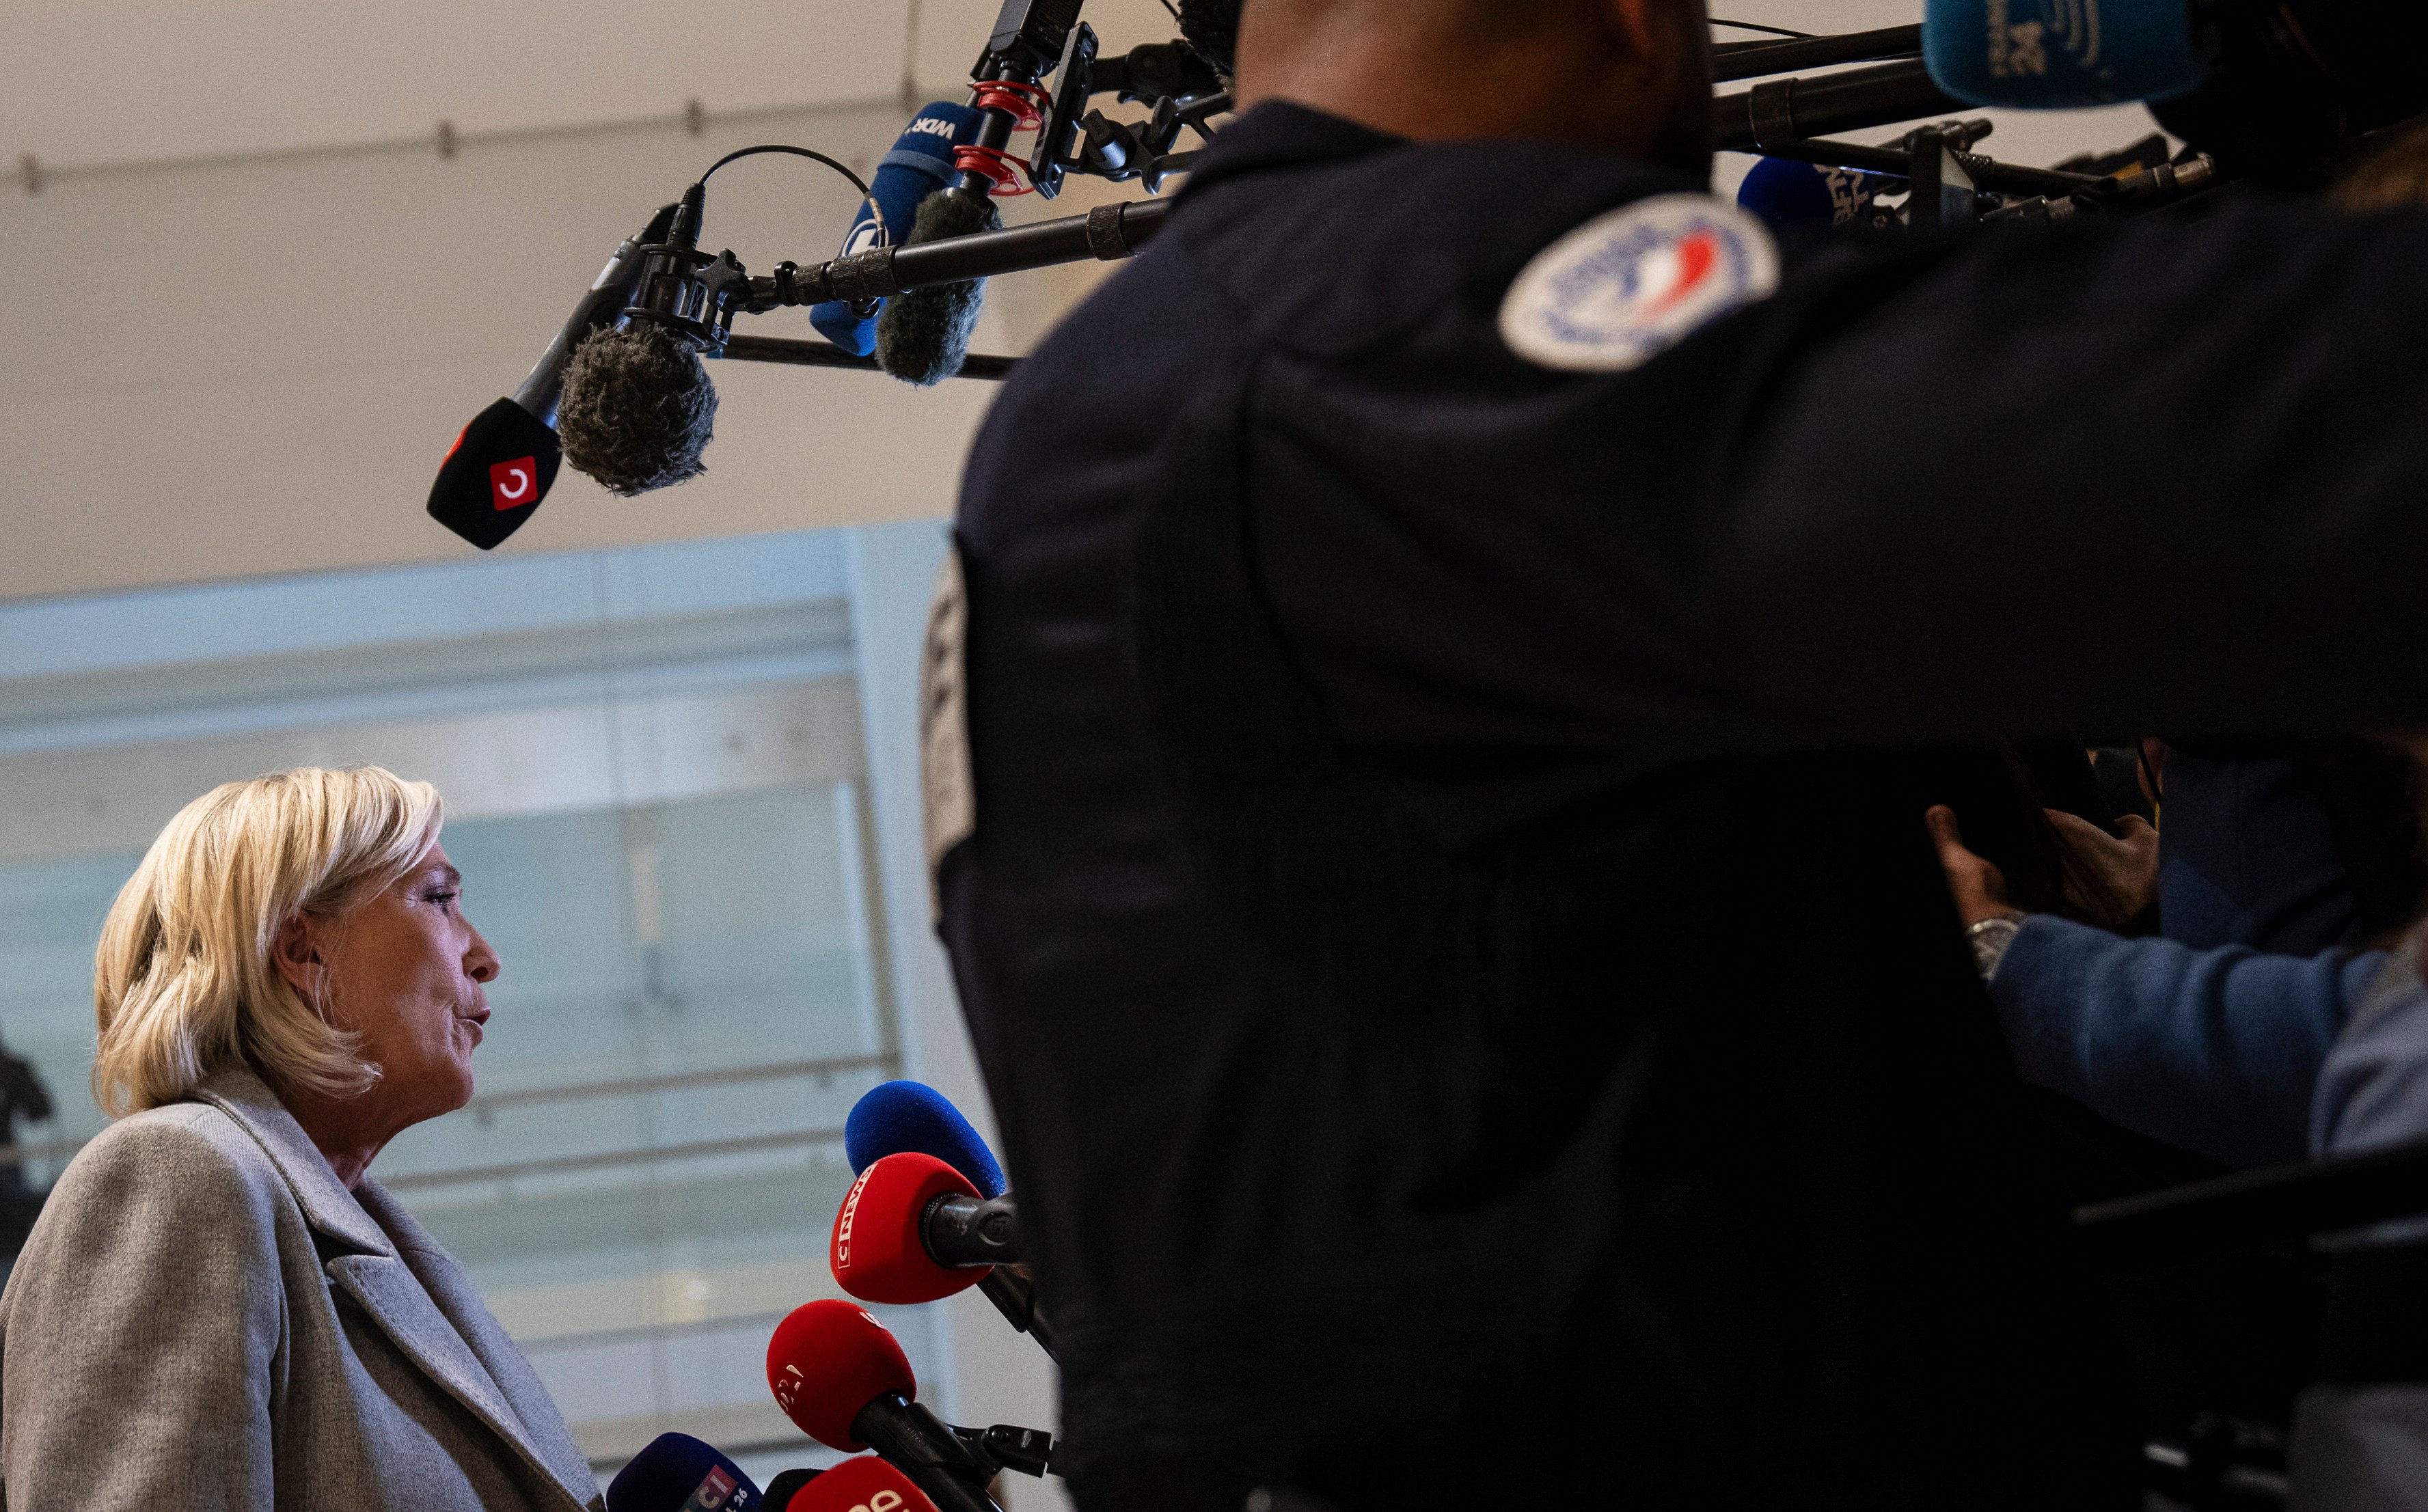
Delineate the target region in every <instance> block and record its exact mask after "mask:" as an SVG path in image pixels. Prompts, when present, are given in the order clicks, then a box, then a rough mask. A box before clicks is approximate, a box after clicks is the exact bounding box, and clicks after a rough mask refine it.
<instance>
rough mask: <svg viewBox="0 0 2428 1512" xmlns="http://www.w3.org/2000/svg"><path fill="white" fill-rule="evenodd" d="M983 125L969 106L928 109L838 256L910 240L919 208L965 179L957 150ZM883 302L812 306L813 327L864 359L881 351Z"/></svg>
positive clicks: (902, 141) (906, 132) (874, 181)
mask: <svg viewBox="0 0 2428 1512" xmlns="http://www.w3.org/2000/svg"><path fill="white" fill-rule="evenodd" d="M978 121H979V115H978V112H977V111H976V109H975V108H973V107H969V106H966V105H951V104H948V103H945V102H943V101H938V102H937V103H935V104H933V105H929V106H926V107H922V108H921V109H920V111H919V113H918V114H917V115H916V116H914V117H912V118H911V121H910V124H909V125H908V126H905V127H904V128H903V130H902V135H901V136H900V137H898V138H896V139H895V140H894V150H893V151H892V152H889V153H887V154H886V155H885V156H884V157H883V158H881V159H880V160H879V161H878V165H877V174H876V176H875V177H873V178H871V179H870V180H869V181H868V190H869V197H868V199H866V200H862V201H861V205H860V214H859V215H858V216H857V217H856V218H854V220H853V221H852V222H851V229H850V230H849V231H848V232H847V233H845V236H844V238H843V251H842V252H840V253H838V254H836V255H837V256H842V257H848V256H851V255H854V254H856V253H862V252H867V251H869V250H870V249H871V248H874V247H878V246H880V245H886V244H891V245H894V246H897V247H898V246H901V245H903V244H904V243H905V242H907V241H909V240H910V237H911V235H912V233H913V229H914V226H915V224H916V222H917V220H918V215H919V205H920V204H921V203H922V202H923V201H925V200H926V199H927V196H928V195H930V194H933V193H935V192H936V191H937V190H938V189H944V188H947V187H948V186H950V185H951V184H952V183H953V182H954V180H955V179H957V178H958V177H959V176H960V173H959V171H958V170H956V169H955V168H954V167H953V149H954V148H956V147H960V146H965V145H967V144H968V143H969V142H971V141H972V140H976V136H977V130H978ZM871 201H874V202H875V204H874V206H873V207H872V205H871V203H870V202H871ZM884 304H885V302H884V301H882V300H879V301H878V302H877V307H876V309H870V308H868V307H867V306H865V305H855V304H847V303H845V301H842V300H834V301H830V302H828V303H827V304H816V305H812V306H811V309H810V323H811V324H812V325H813V326H815V327H816V328H817V331H818V334H819V335H820V336H823V337H826V338H827V339H828V340H829V341H831V342H833V343H834V344H835V345H836V346H838V347H841V348H842V349H843V350H844V351H845V352H848V353H851V354H852V355H853V356H856V357H864V356H867V355H868V354H869V353H871V352H874V351H876V350H877V309H882V308H883V307H884Z"/></svg>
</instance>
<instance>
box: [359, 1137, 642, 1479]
mask: <svg viewBox="0 0 2428 1512" xmlns="http://www.w3.org/2000/svg"><path fill="white" fill-rule="evenodd" d="M354 1195H355V1196H356V1198H357V1199H359V1200H360V1201H361V1203H362V1205H363V1208H364V1210H365V1211H367V1212H369V1213H370V1214H371V1216H372V1217H373V1218H374V1219H375V1220H376V1221H377V1222H378V1224H379V1225H380V1227H381V1228H382V1229H384V1230H385V1231H386V1233H387V1234H388V1235H389V1236H390V1237H391V1238H393V1239H394V1240H395V1241H396V1246H397V1251H398V1256H399V1257H400V1258H401V1259H402V1261H403V1262H404V1264H405V1266H406V1267H407V1268H408V1269H409V1270H411V1272H412V1273H413V1276H414V1278H415V1279H416V1280H417V1281H418V1282H419V1283H420V1292H421V1294H422V1295H423V1296H425V1297H427V1298H428V1299H429V1300H430V1302H431V1303H432V1304H434V1305H435V1307H436V1308H437V1310H438V1311H439V1312H440V1313H441V1314H443V1315H444V1316H445V1318H446V1319H447V1321H448V1323H450V1324H451V1325H452V1328H453V1333H452V1334H451V1337H452V1338H454V1339H458V1340H460V1341H461V1342H462V1343H464V1344H465V1345H467V1346H468V1349H469V1351H470V1353H471V1355H472V1356H473V1357H474V1358H475V1360H476V1361H477V1362H478V1364H479V1366H480V1370H481V1379H483V1380H485V1381H487V1382H488V1383H490V1385H491V1386H493V1387H494V1388H495V1389H497V1391H498V1392H499V1394H500V1396H501V1397H502V1398H503V1399H504V1402H505V1405H506V1410H507V1413H508V1415H509V1421H510V1422H514V1423H516V1424H517V1425H518V1426H519V1427H520V1428H521V1429H522V1438H521V1444H522V1446H523V1447H524V1448H525V1449H527V1450H528V1451H529V1452H530V1453H531V1454H532V1455H533V1461H534V1462H535V1463H536V1464H538V1465H539V1466H540V1467H541V1468H542V1469H544V1470H546V1471H549V1473H550V1474H551V1475H552V1476H554V1477H555V1479H556V1482H557V1484H558V1485H560V1486H563V1487H565V1488H566V1490H567V1491H568V1492H569V1493H571V1494H572V1496H573V1499H574V1500H575V1501H577V1502H582V1501H587V1500H589V1499H591V1498H594V1497H596V1496H597V1495H598V1494H599V1483H598V1481H597V1479H596V1478H595V1477H593V1476H592V1475H591V1473H590V1461H589V1459H588V1458H587V1457H586V1456H584V1455H583V1454H582V1450H581V1448H580V1446H578V1445H577V1444H575V1443H574V1441H573V1434H572V1432H571V1430H569V1429H567V1428H566V1425H565V1418H564V1415H563V1414H561V1413H559V1412H558V1411H557V1409H556V1402H555V1400H554V1399H553V1398H551V1397H550V1395H549V1394H548V1388H547V1387H545V1386H543V1385H541V1384H540V1379H539V1375H538V1372H535V1371H533V1369H532V1368H531V1361H530V1360H528V1359H526V1358H524V1357H523V1352H522V1351H521V1350H520V1349H518V1348H517V1347H516V1345H515V1341H514V1339H511V1338H510V1337H508V1336H507V1333H506V1331H505V1329H504V1328H503V1327H502V1326H500V1324H499V1323H498V1320H497V1319H496V1317H494V1316H493V1315H492V1314H491V1313H490V1311H489V1307H488V1304H486V1303H484V1302H483V1301H482V1300H481V1293H480V1291H479V1290H478V1289H477V1288H475V1287H474V1286H473V1285H472V1278H471V1277H470V1276H468V1275H466V1274H464V1267H463V1266H462V1265H460V1264H459V1263H457V1261H456V1259H455V1257H453V1256H452V1255H450V1254H448V1253H447V1251H446V1249H445V1248H444V1247H442V1246H441V1245H440V1244H439V1243H438V1241H436V1240H434V1239H432V1238H431V1237H430V1235H429V1234H428V1232H426V1231H425V1230H424V1229H423V1228H422V1226H421V1224H419V1222H418V1221H417V1220H416V1219H415V1218H414V1216H413V1215H412V1214H411V1213H409V1212H407V1211H405V1210H404V1208H403V1206H402V1204H400V1203H399V1202H398V1201H397V1200H396V1199H395V1198H394V1197H391V1196H389V1195H388V1194H387V1192H386V1189H384V1188H382V1187H381V1186H380V1185H379V1183H377V1182H375V1181H365V1182H363V1183H362V1184H361V1185H360V1186H359V1187H357V1188H356V1189H355V1191H354Z"/></svg>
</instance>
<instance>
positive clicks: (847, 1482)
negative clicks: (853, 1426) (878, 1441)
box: [773, 1454, 936, 1512]
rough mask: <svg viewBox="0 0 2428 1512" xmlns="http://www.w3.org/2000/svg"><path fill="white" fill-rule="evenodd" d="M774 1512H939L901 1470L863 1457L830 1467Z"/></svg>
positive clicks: (871, 1458) (871, 1456) (878, 1460)
mask: <svg viewBox="0 0 2428 1512" xmlns="http://www.w3.org/2000/svg"><path fill="white" fill-rule="evenodd" d="M773 1512H936V1504H935V1503H933V1502H930V1501H928V1500H927V1493H926V1492H924V1491H922V1490H920V1489H919V1487H915V1486H913V1485H911V1484H910V1479H909V1478H908V1477H907V1476H905V1475H904V1474H903V1473H902V1472H901V1471H898V1470H895V1469H894V1467H893V1466H891V1465H889V1464H887V1463H886V1462H885V1461H883V1460H881V1459H879V1458H878V1457H877V1456H876V1455H875V1454H863V1455H861V1457H860V1458H858V1459H846V1460H845V1461H844V1462H843V1463H842V1464H840V1465H835V1466H831V1467H829V1468H828V1470H827V1471H824V1472H823V1473H822V1474H820V1475H819V1476H818V1478H817V1479H815V1480H813V1481H812V1482H810V1484H809V1485H807V1486H804V1487H801V1488H800V1489H799V1490H797V1491H796V1492H794V1493H793V1499H792V1500H791V1501H790V1502H787V1503H786V1504H783V1505H782V1506H779V1507H776V1508H774V1509H773Z"/></svg>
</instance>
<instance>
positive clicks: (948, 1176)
mask: <svg viewBox="0 0 2428 1512" xmlns="http://www.w3.org/2000/svg"><path fill="white" fill-rule="evenodd" d="M955 1198H958V1199H960V1203H961V1204H964V1205H968V1206H971V1207H975V1206H976V1203H977V1201H978V1189H977V1188H976V1187H974V1186H972V1185H970V1180H969V1177H967V1176H965V1175H961V1174H960V1172H959V1171H956V1170H954V1169H953V1168H952V1167H951V1166H949V1165H946V1164H945V1163H944V1162H943V1161H942V1160H939V1159H936V1158H935V1157H934V1156H932V1155H921V1154H919V1153H917V1152H916V1151H911V1150H906V1151H904V1152H903V1153H901V1154H900V1155H889V1156H887V1157H886V1158H885V1159H881V1160H878V1161H875V1162H873V1163H872V1164H871V1165H870V1166H869V1168H868V1169H867V1170H865V1171H862V1172H861V1174H860V1179H859V1180H857V1181H855V1182H853V1183H852V1184H851V1192H850V1194H849V1195H848V1196H846V1197H845V1198H844V1200H843V1210H842V1211H840V1212H838V1213H836V1214H835V1223H834V1234H833V1237H832V1238H831V1239H830V1240H829V1241H828V1245H827V1258H828V1262H829V1263H830V1264H831V1265H832V1266H833V1267H834V1278H835V1283H836V1284H837V1285H838V1286H841V1287H842V1288H843V1289H844V1290H845V1291H848V1292H850V1293H851V1294H852V1295H853V1296H855V1297H858V1298H859V1299H860V1300H861V1301H862V1302H881V1303H886V1304H888V1305H891V1306H894V1307H912V1306H915V1305H917V1304H919V1303H922V1302H935V1301H938V1300H941V1299H942V1298H944V1297H949V1296H951V1295H952V1294H953V1293H954V1292H956V1291H960V1290H963V1289H965V1288H968V1287H974V1286H976V1285H977V1284H978V1283H979V1282H980V1281H982V1280H984V1279H986V1276H987V1273H988V1272H989V1271H991V1270H993V1267H992V1266H990V1265H957V1264H947V1263H943V1262H941V1261H940V1260H939V1259H938V1258H937V1257H936V1254H935V1250H934V1247H933V1246H932V1245H931V1244H930V1243H929V1242H928V1236H927V1229H928V1220H929V1215H930V1214H931V1213H933V1212H935V1211H936V1209H937V1208H939V1207H940V1206H942V1205H943V1204H945V1203H946V1202H947V1201H949V1200H950V1199H955Z"/></svg>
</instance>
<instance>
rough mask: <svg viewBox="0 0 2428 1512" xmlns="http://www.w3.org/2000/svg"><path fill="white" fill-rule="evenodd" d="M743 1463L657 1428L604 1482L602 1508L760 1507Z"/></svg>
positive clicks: (704, 1510) (718, 1511)
mask: <svg viewBox="0 0 2428 1512" xmlns="http://www.w3.org/2000/svg"><path fill="white" fill-rule="evenodd" d="M764 1501H765V1498H764V1497H763V1496H761V1495H760V1492H759V1487H758V1484H757V1483H756V1482H754V1481H753V1480H751V1478H750V1477H749V1476H747V1475H745V1474H743V1473H742V1467H741V1466H739V1465H737V1464H735V1463H734V1462H733V1461H732V1460H730V1459H728V1458H727V1457H725V1455H724V1454H719V1453H718V1452H717V1451H716V1449H715V1448H714V1447H713V1446H711V1445H709V1444H705V1443H702V1442H700V1441H699V1440H698V1439H697V1438H693V1437H692V1436H691V1435H689V1434H686V1433H662V1434H660V1435H658V1436H657V1437H656V1438H652V1439H650V1440H649V1443H648V1448H646V1449H643V1450H642V1451H641V1452H640V1453H639V1454H634V1455H633V1456H632V1459H631V1461H630V1462H628V1463H627V1464H626V1465H625V1466H624V1468H623V1469H622V1470H619V1471H616V1472H615V1479H614V1480H612V1481H610V1482H608V1483H607V1512H760V1508H761V1504H763V1502H764Z"/></svg>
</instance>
